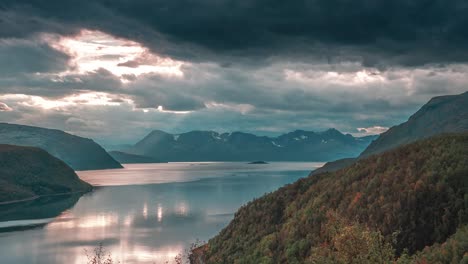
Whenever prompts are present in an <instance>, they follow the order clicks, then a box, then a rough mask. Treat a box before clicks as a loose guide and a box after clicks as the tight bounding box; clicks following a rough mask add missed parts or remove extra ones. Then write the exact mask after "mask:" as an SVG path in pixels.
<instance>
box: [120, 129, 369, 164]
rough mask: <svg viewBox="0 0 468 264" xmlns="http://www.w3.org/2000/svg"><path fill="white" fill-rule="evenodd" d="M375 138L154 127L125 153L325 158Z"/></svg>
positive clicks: (354, 150) (172, 157)
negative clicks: (171, 130) (180, 130)
mask: <svg viewBox="0 0 468 264" xmlns="http://www.w3.org/2000/svg"><path fill="white" fill-rule="evenodd" d="M372 139H374V137H363V138H355V137H353V136H351V135H349V134H346V135H344V134H342V133H341V132H339V131H338V130H336V129H329V130H327V131H324V132H310V131H303V130H296V131H294V132H291V133H287V134H284V135H281V136H279V137H266V136H256V135H253V134H249V133H243V132H233V133H223V134H219V133H217V132H213V131H192V132H188V133H183V134H178V135H173V134H169V133H166V132H164V131H160V130H155V131H152V132H151V133H150V134H149V135H147V136H146V137H145V138H144V139H142V140H141V141H140V142H138V143H136V144H135V145H134V146H133V147H132V148H129V149H127V150H125V152H127V153H132V154H137V155H144V156H150V157H153V158H155V159H158V160H163V161H252V160H265V161H326V160H331V159H337V158H342V157H348V156H353V155H354V156H356V155H358V154H359V153H360V152H361V151H362V150H363V149H364V148H365V147H366V146H367V145H368V144H369V143H370V142H371V141H372Z"/></svg>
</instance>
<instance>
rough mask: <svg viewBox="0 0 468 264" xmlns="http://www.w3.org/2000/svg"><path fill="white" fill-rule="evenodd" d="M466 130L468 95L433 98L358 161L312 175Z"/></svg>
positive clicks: (346, 161)
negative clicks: (429, 138) (444, 134)
mask: <svg viewBox="0 0 468 264" xmlns="http://www.w3.org/2000/svg"><path fill="white" fill-rule="evenodd" d="M465 131H468V92H465V93H462V94H459V95H447V96H438V97H434V98H432V99H431V100H430V101H429V102H428V103H426V104H425V105H424V106H422V107H421V109H419V111H417V112H416V113H415V114H413V115H412V116H411V117H410V118H409V119H408V121H406V122H404V123H402V124H400V125H397V126H394V127H392V128H390V129H389V130H388V131H386V132H384V133H382V134H381V135H380V136H379V137H378V138H377V139H376V140H374V141H373V142H372V143H371V144H370V145H369V146H368V147H367V148H366V149H365V150H364V151H363V152H362V153H361V154H360V155H359V156H358V157H357V158H346V159H340V160H336V161H333V162H328V163H327V164H325V165H324V166H323V167H322V168H318V169H317V170H315V171H313V172H312V173H311V174H318V173H322V172H326V171H330V172H331V171H336V170H338V169H341V168H344V167H346V166H348V165H350V164H352V163H354V162H355V161H356V160H357V159H361V158H364V157H368V156H370V155H373V154H378V153H382V152H384V151H387V150H390V149H393V148H396V147H398V146H401V145H404V144H408V143H411V142H414V141H416V140H419V139H424V138H428V137H431V136H434V135H437V134H442V133H456V132H465ZM348 157H353V156H348Z"/></svg>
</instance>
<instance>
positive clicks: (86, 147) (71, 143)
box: [0, 123, 122, 170]
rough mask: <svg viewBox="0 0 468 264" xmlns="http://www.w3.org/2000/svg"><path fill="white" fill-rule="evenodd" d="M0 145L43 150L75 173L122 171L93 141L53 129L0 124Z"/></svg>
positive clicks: (120, 166)
mask: <svg viewBox="0 0 468 264" xmlns="http://www.w3.org/2000/svg"><path fill="white" fill-rule="evenodd" d="M0 144H11V145H20V146H32V147H38V148H42V149H44V150H46V151H47V152H49V153H50V154H51V155H53V156H55V157H56V158H59V159H61V160H63V161H64V162H65V163H66V164H68V165H69V166H70V167H72V168H73V169H74V170H98V169H112V168H122V165H120V164H119V163H118V162H117V161H115V160H114V159H113V158H112V157H111V156H110V155H109V154H108V153H107V152H106V151H105V150H104V149H103V148H102V147H101V146H99V145H98V144H96V143H95V142H94V141H93V140H91V139H87V138H82V137H78V136H74V135H71V134H68V133H65V132H63V131H60V130H55V129H47V128H40V127H32V126H23V125H14V124H6V123H0Z"/></svg>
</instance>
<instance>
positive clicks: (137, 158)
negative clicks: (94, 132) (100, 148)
mask: <svg viewBox="0 0 468 264" xmlns="http://www.w3.org/2000/svg"><path fill="white" fill-rule="evenodd" d="M109 154H110V155H111V156H112V158H114V159H115V160H117V161H118V162H120V163H122V164H130V163H158V162H160V161H158V160H157V159H154V158H151V157H147V156H141V155H135V154H129V153H125V152H122V151H110V152H109Z"/></svg>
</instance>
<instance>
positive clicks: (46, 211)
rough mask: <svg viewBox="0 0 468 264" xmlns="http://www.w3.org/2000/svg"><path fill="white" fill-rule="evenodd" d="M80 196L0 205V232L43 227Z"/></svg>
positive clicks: (61, 196)
mask: <svg viewBox="0 0 468 264" xmlns="http://www.w3.org/2000/svg"><path fill="white" fill-rule="evenodd" d="M80 196H81V195H78V194H76V195H59V196H47V197H41V198H39V199H36V200H31V201H25V202H21V203H15V204H6V205H0V232H9V231H14V230H25V229H30V228H37V227H40V226H43V225H45V224H47V223H49V222H51V221H53V220H54V218H55V217H57V216H58V215H60V214H61V213H62V212H63V211H65V210H67V209H69V208H71V207H73V206H74V205H75V204H76V202H78V199H79V198H80Z"/></svg>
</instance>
